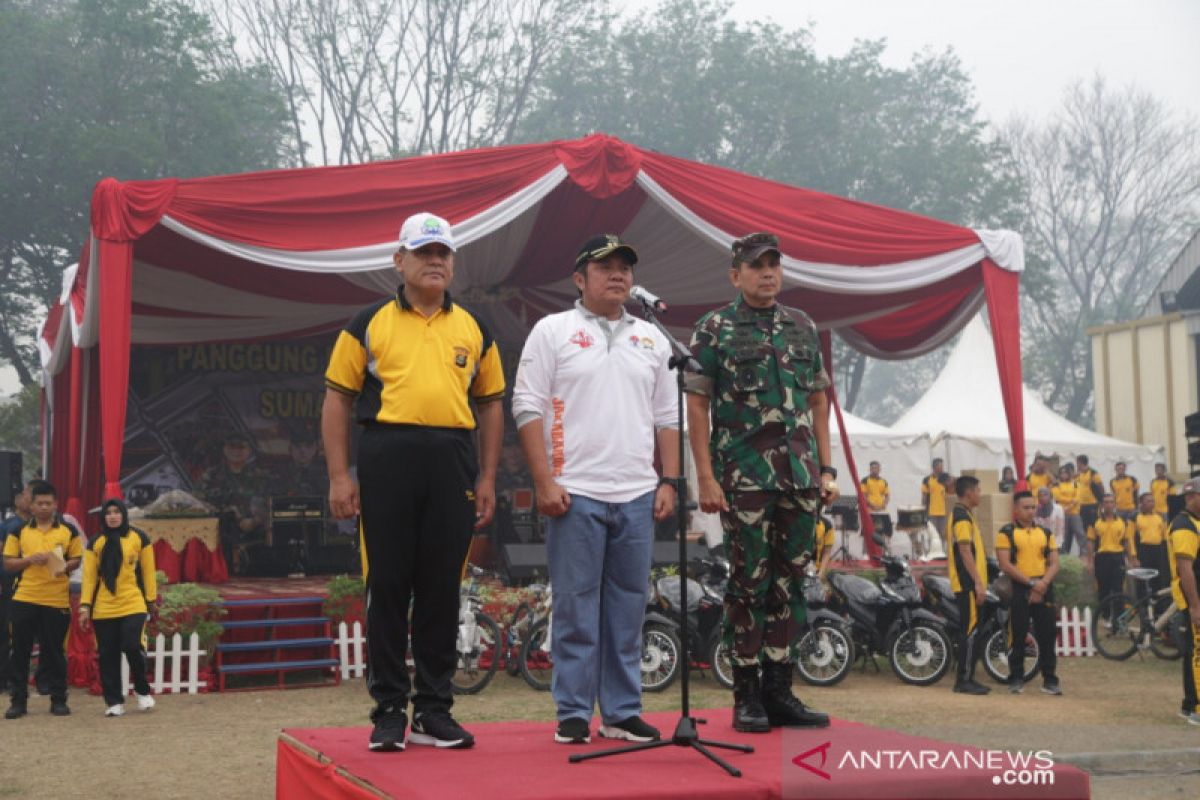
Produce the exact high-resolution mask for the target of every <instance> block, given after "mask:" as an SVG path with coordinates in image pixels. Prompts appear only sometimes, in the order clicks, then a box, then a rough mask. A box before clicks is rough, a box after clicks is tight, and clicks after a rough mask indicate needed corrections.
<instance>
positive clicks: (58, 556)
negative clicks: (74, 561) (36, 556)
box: [46, 545, 67, 578]
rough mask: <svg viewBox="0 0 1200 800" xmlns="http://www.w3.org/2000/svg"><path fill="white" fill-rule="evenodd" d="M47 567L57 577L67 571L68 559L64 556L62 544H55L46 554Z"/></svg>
mask: <svg viewBox="0 0 1200 800" xmlns="http://www.w3.org/2000/svg"><path fill="white" fill-rule="evenodd" d="M46 555H47V556H48V558H47V559H46V569H48V570H50V575H51V576H53V577H55V578H57V577H58V576H59V575H62V574H63V573H64V572H66V571H67V561H66V559H64V558H63V549H62V545H55V546H54V549H53V550H51V551H50V552H48V553H47V554H46Z"/></svg>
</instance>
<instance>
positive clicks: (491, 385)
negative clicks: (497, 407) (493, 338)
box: [471, 342, 504, 400]
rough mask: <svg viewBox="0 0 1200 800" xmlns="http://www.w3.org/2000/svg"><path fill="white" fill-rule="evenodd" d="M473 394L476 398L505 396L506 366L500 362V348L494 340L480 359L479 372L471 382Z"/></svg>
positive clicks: (492, 398) (486, 398)
mask: <svg viewBox="0 0 1200 800" xmlns="http://www.w3.org/2000/svg"><path fill="white" fill-rule="evenodd" d="M471 396H472V397H474V398H475V399H476V400H498V399H500V398H501V397H504V368H503V366H502V365H501V364H500V348H498V347H496V343H495V342H492V343H491V344H490V345H489V346H488V348H487V350H485V351H484V353H483V355H482V356H481V357H480V359H479V372H478V373H476V375H475V380H474V381H473V382H472V383H471Z"/></svg>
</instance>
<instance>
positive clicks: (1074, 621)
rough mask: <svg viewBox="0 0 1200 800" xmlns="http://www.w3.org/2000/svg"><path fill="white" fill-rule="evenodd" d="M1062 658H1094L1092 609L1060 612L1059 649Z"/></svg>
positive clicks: (1069, 609) (1066, 609)
mask: <svg viewBox="0 0 1200 800" xmlns="http://www.w3.org/2000/svg"><path fill="white" fill-rule="evenodd" d="M1055 652H1056V653H1058V655H1060V656H1094V655H1096V648H1095V647H1093V646H1092V609H1090V608H1087V607H1086V606H1085V607H1084V608H1083V609H1082V610H1080V609H1079V608H1078V607H1072V608H1060V609H1059V610H1058V647H1057V648H1055Z"/></svg>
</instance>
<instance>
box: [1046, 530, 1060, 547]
mask: <svg viewBox="0 0 1200 800" xmlns="http://www.w3.org/2000/svg"><path fill="white" fill-rule="evenodd" d="M1046 549H1047V550H1057V549H1058V543H1057V542H1055V541H1054V534H1053V533H1052V534H1050V535H1049V537H1048V538H1047V539H1046Z"/></svg>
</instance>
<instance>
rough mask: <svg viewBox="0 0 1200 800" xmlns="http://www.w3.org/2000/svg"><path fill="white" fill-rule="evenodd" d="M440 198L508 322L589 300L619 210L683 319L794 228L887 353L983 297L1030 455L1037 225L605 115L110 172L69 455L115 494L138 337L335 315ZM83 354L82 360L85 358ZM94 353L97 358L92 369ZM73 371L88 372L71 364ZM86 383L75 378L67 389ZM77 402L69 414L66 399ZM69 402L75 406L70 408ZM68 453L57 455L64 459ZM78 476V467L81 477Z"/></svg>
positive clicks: (50, 353) (293, 330)
mask: <svg viewBox="0 0 1200 800" xmlns="http://www.w3.org/2000/svg"><path fill="white" fill-rule="evenodd" d="M426 210H427V211H432V212H434V213H437V214H439V215H441V216H444V217H446V218H447V219H448V220H450V222H451V223H452V224H453V225H454V228H455V236H456V238H457V240H458V242H459V243H460V249H459V253H458V256H457V259H456V275H455V279H454V284H453V286H452V290H453V293H454V296H455V297H456V299H458V300H460V301H462V302H464V303H466V304H468V305H469V306H471V308H472V310H474V311H476V312H477V313H479V314H480V315H481V316H482V317H483V318H484V319H485V320H486V321H487V322H488V324H489V325H490V327H491V329H492V331H493V333H494V334H495V336H496V338H497V339H498V340H500V341H502V342H503V341H506V340H507V341H515V342H517V343H519V342H520V341H522V340H523V338H524V335H525V332H526V331H527V330H528V328H529V326H530V325H532V324H533V322H534V321H536V320H537V319H538V318H539V317H541V316H543V315H544V314H546V313H550V312H553V311H557V310H561V309H562V308H564V307H566V306H567V305H568V304H569V303H570V302H572V301H573V300H574V297H575V290H574V287H573V285H572V284H571V282H570V271H571V266H572V263H573V259H574V255H575V252H576V250H577V248H578V246H579V243H580V242H582V241H583V240H584V239H586V238H587V237H588V236H590V235H592V234H594V233H598V232H619V233H620V234H621V235H622V237H623V238H625V239H627V240H628V241H630V242H632V243H633V244H634V245H635V247H636V248H637V249H638V252H639V255H640V259H641V260H640V261H639V264H638V268H637V281H638V283H641V284H644V285H646V286H648V287H649V288H651V289H652V290H653V291H654V292H656V293H657V294H660V295H661V296H663V297H665V298H668V299H669V300H670V301H671V303H672V305H671V310H670V311H669V312H668V313H667V314H666V315H665V321H666V322H667V323H668V324H669V325H671V326H673V327H675V328H676V329H677V330H678V331H679V332H681V333H686V331H687V330H688V329H689V328H690V327H691V324H692V323H693V322H694V321H695V320H696V318H698V317H699V316H700V315H701V314H702V313H704V312H706V311H708V310H710V309H711V308H713V307H715V306H716V305H718V304H720V303H722V302H726V301H727V300H728V299H729V297H730V293H731V288H730V285H729V279H728V271H727V270H728V265H729V261H728V258H729V255H728V254H729V246H730V243H731V241H732V240H733V239H734V238H736V237H738V236H741V235H743V234H746V233H749V232H753V231H760V230H766V231H771V232H774V233H776V234H778V235H779V237H780V242H781V246H782V250H783V254H784V258H783V263H784V268H785V272H786V284H787V288H786V290H785V291H784V293H783V297H782V300H783V302H785V303H787V304H789V305H795V306H797V307H800V308H803V309H804V310H806V311H807V312H808V313H809V314H811V315H812V317H813V318H814V319H815V320H816V322H817V325H818V326H819V327H820V328H821V329H822V330H837V331H838V333H839V334H840V335H841V336H842V337H843V338H845V339H846V340H847V341H848V342H850V343H851V344H852V345H853V346H854V347H856V348H858V349H860V350H862V351H864V352H867V353H870V354H871V355H873V356H877V357H882V358H897V359H898V358H910V357H913V356H916V355H920V354H922V353H925V352H928V351H930V350H932V349H934V348H936V347H937V346H939V345H940V344H942V343H943V342H945V341H946V340H947V339H949V338H950V337H951V336H953V335H954V334H955V333H956V332H957V331H958V330H959V329H960V328H961V327H962V326H963V325H964V324H965V323H966V322H967V320H968V319H970V318H971V317H972V316H973V315H974V314H975V313H976V312H977V311H978V310H979V308H980V306H981V305H982V304H983V303H984V301H985V299H986V300H987V304H988V309H989V314H990V316H991V321H992V323H993V325H992V327H993V331H994V332H995V335H994V340H995V343H996V345H995V346H996V357H997V360H998V362H999V363H1000V365H1001V375H1002V380H1003V391H1004V394H1005V400H1006V403H1005V407H1006V410H1007V412H1008V415H1009V424H1010V431H1011V434H1012V438H1013V450H1014V454H1015V455H1016V458H1017V465H1016V466H1017V467H1018V471H1021V470H1022V469H1023V453H1022V443H1023V441H1022V440H1023V435H1022V430H1021V429H1022V424H1021V360H1020V349H1019V344H1020V343H1019V317H1018V314H1019V310H1018V305H1017V283H1018V274H1019V273H1020V271H1021V270H1022V269H1023V266H1024V256H1023V252H1022V246H1021V240H1020V237H1019V236H1017V235H1016V234H1015V233H1012V232H1009V231H976V230H971V229H969V228H963V227H960V226H957V225H951V224H948V223H945V222H940V221H937V220H933V219H929V218H927V217H921V216H918V215H915V214H909V213H906V212H901V211H894V210H891V209H887V208H882V207H879V206H873V205H870V204H867V203H860V202H856V201H852V200H846V199H843V198H839V197H834V196H831V195H827V194H822V193H820V192H814V191H810V190H807V189H802V188H799V187H795V186H788V185H785V184H781V183H776V182H773V181H769V180H765V179H762V178H756V177H751V176H748V175H744V174H740V173H737V172H733V171H730V170H727V169H722V168H719V167H713V166H710V165H706V164H700V163H696V162H692V161H686V160H684V159H680V158H674V157H671V156H666V155H662V154H660V153H655V152H652V151H649V150H642V149H640V148H637V147H634V146H632V145H629V144H626V143H624V142H621V141H619V140H617V139H614V138H612V137H609V136H605V135H602V134H596V135H592V136H588V137H586V138H584V139H579V140H572V141H557V142H550V143H546V144H531V145H516V146H510V147H498V148H489V149H484V150H472V151H466V152H460V153H448V154H444V155H434V156H424V157H416V158H409V159H403V160H400V161H390V162H383V163H375V164H364V165H359V166H348V167H320V168H312V169H295V170H278V171H272V172H261V173H254V174H245V175H231V176H219V177H210V178H195V179H187V180H176V179H170V180H158V181H130V182H125V183H121V182H119V181H116V180H113V179H111V178H106V179H105V180H103V181H101V182H100V183H99V184H98V185H97V187H96V189H95V193H94V195H93V198H92V213H91V231H90V237H89V238H88V241H87V243H86V245H85V246H84V248H83V253H82V257H81V260H80V265H79V267H78V268H77V269H76V270H74V272H73V273H71V274H70V280H69V282H68V284H67V285H66V286H65V287H64V292H63V296H62V298H61V302H60V304H59V306H56V308H55V309H53V310H52V311H51V313H50V315H49V317H48V319H47V321H46V327H45V329H44V332H43V340H42V342H41V345H42V355H43V363H44V365H45V368H46V371H47V374H48V375H49V376H55V380H53V381H51V382H48V383H47V386H51V385H53V387H54V388H53V391H52V392H50V397H49V402H48V404H47V406H48V409H49V411H48V415H47V416H48V417H49V418H50V431H51V433H50V437H49V439H50V443H49V448H48V451H49V454H51V455H52V456H53V455H55V454H57V453H58V452H60V451H59V450H57V449H56V448H59V447H65V448H66V449H67V450H70V449H72V447H74V446H80V440H78V439H75V438H74V437H72V439H71V441H72V442H73V443H74V445H72V446H66V445H62V444H60V442H61V441H62V437H64V436H68V435H70V432H71V431H72V430H77V429H78V430H82V428H83V425H82V423H80V422H76V423H72V422H70V420H71V419H72V417H71V414H72V411H71V409H72V408H74V409H75V410H76V411H80V410H81V409H80V408H79V405H80V404H78V403H77V404H76V406H71V405H70V403H69V401H64V402H66V405H62V406H60V400H61V398H59V397H58V396H57V395H58V394H59V382H58V380H57V376H58V375H60V374H61V373H62V371H63V370H64V369H68V370H69V365H71V364H73V363H74V360H73V358H72V356H71V355H70V354H69V352H68V351H70V350H88V349H90V348H93V347H96V348H98V351H99V358H98V363H97V362H96V361H92V362H90V363H91V364H92V366H93V367H94V368H95V369H90V368H89V370H88V371H87V376H88V378H89V379H91V384H89V385H96V386H97V390H98V395H99V405H100V418H99V424H100V431H99V435H95V432H93V431H89V433H90V434H92V435H89V436H87V437H85V439H84V440H83V441H82V444H81V446H80V448H79V449H80V453H79V455H78V456H77V458H78V459H79V461H78V462H75V463H74V465H73V466H70V469H71V470H72V471H73V473H78V472H80V467H79V465H80V464H88V463H96V464H99V463H101V456H102V464H103V475H104V489H103V493H104V494H106V495H108V494H112V495H116V494H118V493H119V492H120V485H119V482H118V476H119V468H120V463H121V448H122V437H123V432H124V426H125V404H126V392H127V388H128V372H129V348H130V346H131V345H132V344H179V343H196V342H214V341H252V340H259V341H261V340H269V339H283V338H291V337H297V336H302V335H311V334H316V333H321V332H326V331H330V332H331V331H333V330H336V329H337V328H338V327H340V326H341V325H342V324H343V323H344V321H345V320H346V319H348V318H349V317H350V316H351V315H352V314H353V312H354V311H355V310H356V309H358V308H359V307H361V306H362V305H365V304H367V303H370V302H372V301H374V300H376V299H378V298H379V297H380V296H383V295H386V294H390V293H392V292H393V291H395V286H396V276H395V273H394V271H393V269H392V266H391V257H392V254H393V253H394V251H395V249H396V244H395V243H396V238H397V233H398V228H399V225H400V222H401V221H402V220H403V219H404V218H405V217H406V216H407V215H409V214H412V213H415V212H417V211H426ZM80 371H82V370H81V368H80ZM97 372H98V375H96V373H97ZM72 374H78V373H72ZM64 389H65V390H66V392H67V393H68V395H69V397H76V396H79V395H78V392H79V391H80V390H79V389H75V388H70V389H66V388H65V387H64ZM60 415H65V416H66V419H65V420H60ZM72 424H74V425H75V426H76V427H75V428H72ZM51 463H52V464H55V468H56V469H57V466H58V465H57V459H55V458H52V459H51ZM68 485H71V486H74V487H79V489H77V491H82V479H79V480H77V481H75V482H74V483H69V484H68Z"/></svg>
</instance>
